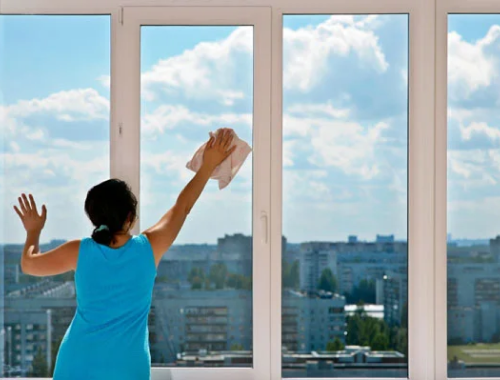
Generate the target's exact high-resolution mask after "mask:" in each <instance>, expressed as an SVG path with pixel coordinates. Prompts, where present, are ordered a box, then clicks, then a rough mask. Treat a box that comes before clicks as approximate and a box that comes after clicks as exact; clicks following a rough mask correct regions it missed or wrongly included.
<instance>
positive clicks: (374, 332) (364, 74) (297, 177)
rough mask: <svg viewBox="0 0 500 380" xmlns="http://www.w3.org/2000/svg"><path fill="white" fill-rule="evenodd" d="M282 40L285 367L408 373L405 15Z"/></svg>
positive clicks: (322, 26)
mask: <svg viewBox="0 0 500 380" xmlns="http://www.w3.org/2000/svg"><path fill="white" fill-rule="evenodd" d="M283 38H284V41H283V43H284V67H283V70H284V72H283V75H284V107H283V112H284V115H283V144H284V145H283V181H284V182H283V210H284V215H283V228H284V235H285V236H286V238H284V239H283V240H284V242H283V244H284V253H283V263H282V265H283V271H282V273H283V278H282V283H283V303H282V305H283V306H282V346H283V368H282V373H283V376H284V377H293V378H304V377H356V378H365V377H386V378H390V377H407V376H408V370H407V367H408V365H407V364H408V359H407V353H408V330H407V305H408V289H407V282H408V281H407V250H408V247H407V227H406V225H407V174H408V173H407V117H408V116H407V105H408V97H407V90H408V84H407V82H408V80H407V67H408V59H407V56H408V17H407V15H387V16H385V15H377V16H297V15H293V16H285V17H284V33H283Z"/></svg>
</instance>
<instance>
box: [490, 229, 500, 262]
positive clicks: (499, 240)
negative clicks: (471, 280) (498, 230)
mask: <svg viewBox="0 0 500 380" xmlns="http://www.w3.org/2000/svg"><path fill="white" fill-rule="evenodd" d="M490 251H491V254H492V255H493V257H494V258H495V259H496V260H495V261H497V262H498V261H500V260H499V258H500V235H498V236H497V237H496V238H494V239H490Z"/></svg>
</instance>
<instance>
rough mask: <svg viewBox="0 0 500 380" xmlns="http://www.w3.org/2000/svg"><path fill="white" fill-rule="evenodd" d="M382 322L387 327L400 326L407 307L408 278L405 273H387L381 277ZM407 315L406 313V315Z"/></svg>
mask: <svg viewBox="0 0 500 380" xmlns="http://www.w3.org/2000/svg"><path fill="white" fill-rule="evenodd" d="M382 286H383V294H384V296H383V297H384V320H385V322H386V323H387V324H388V325H389V326H395V325H398V326H400V325H401V324H402V323H404V321H403V320H402V318H403V317H405V313H404V310H405V308H406V310H408V309H407V307H408V276H407V274H406V271H403V270H401V271H400V272H387V273H386V275H384V277H383V285H382ZM407 314H408V313H407V312H406V315H407Z"/></svg>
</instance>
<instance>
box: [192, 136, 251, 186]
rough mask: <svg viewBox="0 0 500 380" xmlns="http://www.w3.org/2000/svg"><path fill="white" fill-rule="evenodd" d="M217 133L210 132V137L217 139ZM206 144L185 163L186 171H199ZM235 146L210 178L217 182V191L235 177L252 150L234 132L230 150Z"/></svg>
mask: <svg viewBox="0 0 500 380" xmlns="http://www.w3.org/2000/svg"><path fill="white" fill-rule="evenodd" d="M218 131H219V130H218ZM218 131H217V132H215V133H213V132H210V137H214V136H215V137H217V134H218ZM207 143H208V142H206V143H205V144H203V145H202V146H201V147H200V148H198V150H197V151H196V153H195V154H194V156H193V158H192V159H191V161H189V162H188V163H187V165H186V167H187V168H188V169H190V170H192V171H194V172H197V171H198V170H200V168H201V165H202V163H203V153H204V152H205V148H206V146H207ZM235 145H236V149H235V150H234V152H233V153H231V155H230V156H229V157H228V158H226V159H225V160H224V161H222V163H221V164H220V165H219V166H217V167H216V168H215V170H214V172H213V173H212V176H211V177H210V178H212V179H216V180H218V181H219V190H222V189H223V188H225V187H226V186H227V185H229V183H230V182H231V180H232V179H233V178H234V177H235V176H236V173H238V171H239V170H240V168H241V166H242V165H243V163H244V162H245V160H246V158H247V157H248V155H249V154H250V152H251V151H252V148H250V146H249V145H248V144H247V143H246V142H245V141H243V140H241V139H239V138H238V136H237V135H236V132H234V131H233V141H232V142H231V146H230V148H232V147H233V146H235Z"/></svg>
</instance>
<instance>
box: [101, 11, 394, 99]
mask: <svg viewBox="0 0 500 380" xmlns="http://www.w3.org/2000/svg"><path fill="white" fill-rule="evenodd" d="M380 23H381V19H380V18H379V17H377V16H367V17H364V18H362V19H360V20H358V21H355V20H354V18H353V17H352V16H332V17H330V18H329V19H328V20H326V21H325V22H323V23H320V24H318V25H316V26H315V27H305V28H300V29H297V30H291V29H288V28H285V30H284V35H283V38H284V50H285V52H286V55H287V57H286V59H285V61H284V62H285V67H284V79H285V80H284V84H285V88H287V89H289V88H298V89H300V90H308V89H310V88H311V87H312V86H314V85H315V84H316V83H319V82H320V81H321V78H322V76H323V75H324V74H325V72H326V71H327V70H328V64H327V63H328V62H327V61H328V58H330V57H331V56H339V57H346V56H348V55H349V54H351V53H354V54H355V55H356V56H357V58H358V59H359V60H360V62H361V63H362V64H364V65H365V67H366V68H368V69H370V70H375V71H376V72H378V73H382V72H385V71H386V70H387V69H388V67H389V64H388V62H387V61H386V58H385V55H384V53H383V52H382V49H381V47H380V46H379V43H378V37H377V36H376V34H375V33H374V31H373V29H375V28H376V27H377V26H378V25H380ZM252 54H253V35H252V30H251V28H248V27H240V28H237V29H236V30H235V31H234V32H232V33H231V34H230V35H229V36H228V37H227V38H225V39H222V40H219V41H211V42H202V43H199V44H197V45H196V46H194V47H193V48H191V49H187V50H185V51H184V52H183V53H181V54H179V55H176V56H172V57H168V58H165V59H161V60H160V61H158V62H157V63H156V64H155V65H154V66H153V67H151V68H150V69H148V70H146V71H144V72H143V73H142V75H141V78H142V79H141V82H142V83H141V85H142V97H143V98H144V99H145V100H146V101H153V100H155V99H157V97H158V94H161V93H165V94H172V93H173V91H182V93H183V94H185V95H186V96H187V97H188V98H191V99H214V100H216V101H217V102H219V103H220V104H224V105H228V106H230V105H233V104H234V103H235V101H236V100H239V99H243V98H245V97H246V96H248V94H246V93H244V92H243V91H242V90H241V86H240V82H241V76H242V74H243V75H245V74H244V73H242V72H241V68H240V66H239V65H238V59H239V58H241V57H245V58H244V59H248V60H250V59H252V58H253V57H252ZM99 80H100V81H101V83H103V84H106V83H108V82H109V77H105V76H104V77H101V78H99Z"/></svg>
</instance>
